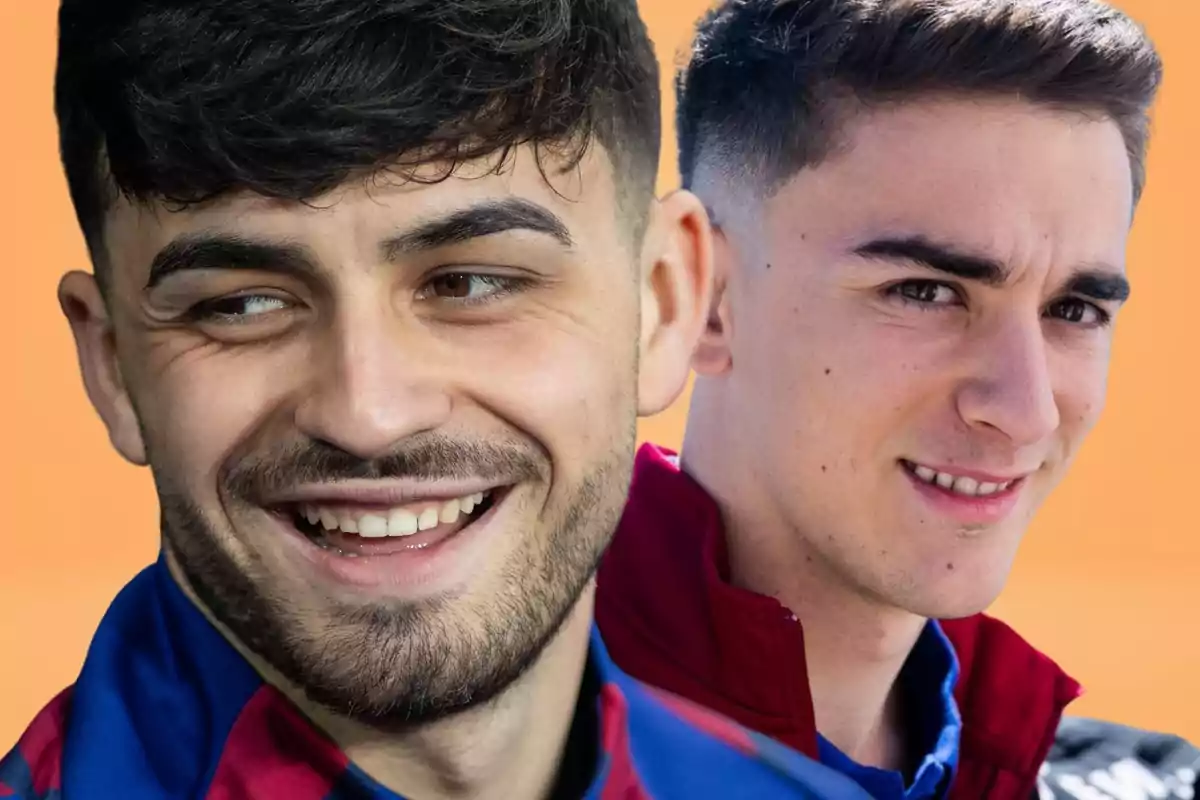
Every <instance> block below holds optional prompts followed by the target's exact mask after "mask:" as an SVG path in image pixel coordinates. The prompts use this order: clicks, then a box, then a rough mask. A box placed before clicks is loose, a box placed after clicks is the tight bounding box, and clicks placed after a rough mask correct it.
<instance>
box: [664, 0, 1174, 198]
mask: <svg viewBox="0 0 1200 800" xmlns="http://www.w3.org/2000/svg"><path fill="white" fill-rule="evenodd" d="M1161 80H1162V62H1161V60H1160V58H1159V56H1158V53H1157V52H1156V51H1155V48H1154V45H1153V44H1152V43H1151V42H1150V40H1149V39H1148V38H1147V37H1146V34H1145V33H1144V31H1143V30H1142V29H1141V28H1140V27H1139V26H1138V25H1137V24H1136V23H1135V22H1133V20H1131V19H1130V18H1129V17H1127V16H1126V15H1125V14H1123V13H1121V12H1120V11H1118V10H1116V9H1114V8H1112V7H1111V6H1109V5H1107V4H1105V3H1102V2H1099V1H1098V0H723V2H721V3H720V4H719V5H718V6H717V7H715V8H714V9H713V10H712V11H711V12H710V13H709V14H708V15H707V16H706V17H705V18H704V20H703V21H702V22H701V23H700V25H699V28H698V35H697V37H696V43H695V47H694V48H693V51H692V54H691V58H690V62H689V63H688V65H687V67H686V69H685V70H684V71H683V72H682V74H681V75H680V77H679V81H678V84H677V92H678V98H679V104H678V116H677V126H676V127H677V131H678V136H679V149H680V171H681V172H682V173H683V176H684V183H685V185H690V183H691V181H692V179H693V178H694V176H695V172H696V168H697V165H698V164H699V163H700V162H701V161H702V160H706V159H711V160H712V161H713V165H714V166H716V167H718V168H719V170H720V174H721V175H725V176H745V177H746V178H747V179H749V180H753V181H756V182H757V184H758V187H759V188H760V189H764V190H766V192H767V193H768V194H769V193H770V191H771V190H773V189H774V188H777V187H778V186H779V185H780V184H781V183H783V182H786V181H787V180H788V179H790V178H791V177H792V176H793V175H795V173H797V172H799V171H800V170H801V169H803V168H805V167H808V166H813V165H815V164H817V163H819V162H820V161H821V160H822V159H823V158H824V157H825V156H826V155H827V154H828V153H829V150H830V148H831V147H833V146H834V145H835V144H836V136H837V121H838V112H839V109H840V105H841V104H840V102H839V101H842V100H844V99H847V98H852V99H853V100H854V101H856V102H860V103H864V104H866V105H868V106H869V105H871V104H872V103H877V102H890V101H896V100H900V101H903V100H905V99H908V98H912V97H915V96H920V95H922V94H927V93H961V94H967V95H971V94H984V95H987V94H1000V95H1005V94H1007V95H1012V96H1016V97H1023V98H1025V99H1027V100H1029V101H1031V102H1034V103H1038V104H1042V105H1046V106H1049V107H1054V108H1062V109H1067V110H1072V111H1081V112H1084V113H1091V114H1099V115H1102V116H1105V117H1107V118H1109V119H1112V120H1113V121H1114V122H1116V123H1117V125H1118V126H1119V127H1120V128H1121V132H1122V134H1123V135H1124V137H1125V143H1126V147H1127V149H1128V151H1129V158H1130V163H1131V166H1132V169H1133V179H1134V187H1135V192H1136V193H1137V194H1138V195H1140V194H1141V190H1142V187H1143V185H1144V182H1145V156H1146V144H1147V138H1148V114H1149V110H1150V107H1151V105H1152V104H1153V102H1154V98H1155V95H1156V93H1157V91H1158V87H1159V84H1160V82H1161Z"/></svg>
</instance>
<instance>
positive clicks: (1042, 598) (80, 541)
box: [0, 0, 1200, 751]
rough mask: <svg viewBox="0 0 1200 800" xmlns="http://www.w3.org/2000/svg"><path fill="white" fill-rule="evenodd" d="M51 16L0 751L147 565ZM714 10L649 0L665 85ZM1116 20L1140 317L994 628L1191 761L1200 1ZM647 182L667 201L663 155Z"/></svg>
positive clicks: (13, 195)
mask: <svg viewBox="0 0 1200 800" xmlns="http://www.w3.org/2000/svg"><path fill="white" fill-rule="evenodd" d="M57 5H58V4H57V2H54V0H4V1H3V2H0V109H2V111H0V119H2V124H0V270H2V273H0V275H2V278H0V281H2V282H0V287H7V288H6V289H3V292H2V294H0V304H2V308H0V332H2V333H0V335H2V337H3V338H2V341H3V342H5V343H6V344H5V348H6V355H5V363H6V364H7V365H8V366H7V367H6V368H5V371H4V374H6V375H8V376H9V377H10V378H12V380H11V381H9V382H8V388H7V390H5V391H4V392H3V394H2V395H0V421H2V424H3V433H4V452H5V453H6V455H5V456H4V457H3V458H2V459H0V487H2V489H0V490H2V491H3V504H2V505H0V525H2V530H3V534H0V535H2V536H3V541H2V546H0V751H3V750H6V749H7V747H8V744H9V743H11V742H12V741H14V740H15V739H16V737H17V736H18V735H19V733H20V731H21V730H22V729H23V727H24V725H25V723H26V722H27V721H28V720H29V719H30V717H32V715H33V714H34V713H35V712H36V711H37V709H38V708H40V706H41V705H42V704H43V703H45V702H46V701H47V700H48V699H49V698H50V697H51V696H52V695H53V694H54V693H56V692H57V691H58V690H59V689H60V688H62V687H63V686H65V685H66V684H68V683H70V682H71V681H72V680H73V679H74V677H75V675H76V673H77V670H78V669H79V666H80V663H81V662H82V659H83V656H84V653H85V651H86V648H87V644H88V641H89V639H90V637H91V634H92V631H93V629H94V627H95V626H96V624H97V622H98V621H99V619H100V616H101V614H102V613H103V612H104V610H105V608H106V606H107V604H108V603H109V601H110V600H111V598H112V596H113V595H114V594H115V593H116V591H117V590H118V589H119V588H120V587H121V585H122V584H123V583H124V582H125V581H126V580H127V579H128V578H129V577H131V576H132V575H133V574H134V572H135V571H136V570H138V569H139V568H140V567H142V566H143V565H145V564H146V563H148V562H149V561H150V560H151V559H153V558H154V556H155V554H156V550H157V515H156V506H155V498H154V492H153V487H152V485H151V482H150V476H149V474H148V473H146V472H144V471H138V470H135V469H133V468H131V467H129V466H127V465H125V464H124V463H123V462H121V461H120V460H119V459H118V458H117V456H116V455H115V454H113V453H112V452H111V451H110V449H109V447H108V442H107V440H106V438H105V435H104V431H103V429H102V427H101V425H100V423H99V421H98V420H97V419H96V418H95V417H94V416H93V414H92V410H91V408H90V407H89V406H88V404H87V401H86V399H85V397H84V394H83V390H82V388H81V384H80V380H79V378H78V375H77V372H76V365H75V355H74V352H73V349H72V346H71V343H70V340H69V336H68V331H67V326H66V324H65V323H64V322H63V320H62V318H61V316H60V315H59V312H58V308H57V304H56V302H55V295H54V293H55V284H56V282H57V280H58V277H59V275H60V274H61V273H62V272H63V271H64V270H66V269H70V268H75V267H80V266H85V265H86V264H87V257H86V253H85V251H84V248H83V245H82V241H81V238H80V235H79V233H78V231H77V230H76V227H75V221H74V217H73V215H72V212H71V208H70V205H69V202H68V199H67V192H66V186H65V183H64V181H63V178H62V175H61V171H60V168H59V164H58V159H57V153H56V139H55V125H54V119H53V115H52V109H51V84H52V74H53V61H54V52H55V17H56V12H57ZM707 5H708V2H707V0H643V2H642V8H643V13H644V15H645V16H646V18H647V20H648V22H649V24H650V28H651V31H652V33H653V35H654V38H655V41H656V42H657V44H658V46H659V54H660V56H661V58H662V60H663V62H664V64H665V65H667V66H668V67H671V65H673V64H674V63H676V62H677V61H678V57H677V53H678V52H679V51H680V49H681V48H682V47H684V46H685V45H686V43H687V39H688V37H689V34H690V31H691V28H692V25H693V23H694V21H695V19H696V18H697V17H698V16H699V14H700V13H701V12H702V11H703V10H704V9H705V8H706V7H707ZM1120 5H1121V6H1122V7H1123V8H1125V9H1126V10H1128V11H1129V12H1131V13H1132V14H1134V15H1135V16H1136V17H1137V18H1139V19H1140V20H1142V21H1143V22H1145V23H1146V24H1147V25H1148V27H1149V29H1150V32H1151V34H1152V35H1153V36H1154V38H1155V39H1156V40H1157V41H1158V43H1159V45H1160V46H1161V48H1162V51H1163V53H1164V56H1165V59H1166V63H1167V82H1166V86H1165V89H1164V93H1163V98H1162V103H1161V104H1160V106H1159V110H1158V115H1157V124H1156V129H1157V132H1156V135H1155V140H1154V143H1153V148H1152V152H1151V158H1150V185H1149V191H1148V193H1147V195H1146V197H1145V200H1144V201H1143V206H1142V209H1141V212H1140V215H1139V218H1138V221H1137V227H1136V232H1135V236H1134V238H1133V244H1132V251H1131V260H1130V272H1131V275H1132V279H1133V282H1134V285H1135V292H1134V300H1133V303H1132V305H1131V306H1130V308H1129V309H1128V312H1127V314H1126V315H1125V316H1124V318H1123V320H1122V322H1121V325H1120V331H1119V335H1118V337H1117V338H1118V342H1119V344H1118V347H1117V350H1116V356H1115V363H1114V367H1113V375H1112V387H1111V392H1110V395H1109V405H1108V410H1107V412H1106V415H1105V417H1104V421H1103V422H1102V424H1101V425H1100V428H1099V429H1098V430H1097V432H1096V433H1095V434H1094V435H1093V438H1092V439H1091V441H1090V442H1089V444H1088V446H1087V447H1086V449H1085V451H1084V453H1083V455H1082V456H1081V458H1080V461H1079V463H1078V465H1077V466H1076V467H1075V470H1074V473H1073V474H1072V476H1071V478H1070V479H1069V480H1068V481H1067V483H1066V484H1065V485H1064V486H1063V487H1062V488H1061V489H1060V490H1059V492H1058V494H1057V495H1056V496H1055V498H1054V500H1053V502H1052V503H1051V504H1050V505H1049V507H1047V508H1046V509H1045V511H1044V512H1043V513H1042V514H1041V515H1040V517H1039V519H1038V521H1037V524H1036V525H1035V527H1034V529H1033V531H1032V532H1031V534H1030V537H1029V539H1028V541H1027V543H1026V544H1025V546H1024V549H1023V551H1022V553H1021V557H1020V559H1019V561H1018V565H1017V568H1016V571H1015V573H1014V575H1013V577H1012V580H1011V582H1010V584H1009V588H1008V589H1007V591H1006V592H1005V593H1004V596H1003V597H1002V598H1001V599H1000V601H999V602H998V603H997V604H996V606H995V608H994V609H993V611H994V612H995V613H996V614H998V615H999V616H1001V617H1003V618H1004V619H1006V620H1008V621H1009V622H1010V623H1011V624H1013V625H1015V626H1016V627H1017V628H1018V629H1019V630H1020V631H1022V632H1023V633H1024V634H1025V635H1026V636H1028V637H1029V638H1030V639H1032V640H1033V642H1034V643H1035V644H1037V645H1039V646H1040V647H1042V648H1044V649H1045V650H1047V651H1049V652H1050V653H1051V654H1052V655H1053V656H1054V657H1056V658H1057V659H1058V660H1059V661H1060V662H1061V663H1062V664H1063V665H1064V666H1066V667H1067V668H1068V669H1069V670H1071V671H1073V672H1074V673H1075V674H1076V675H1077V676H1078V677H1079V678H1080V679H1081V680H1082V681H1083V682H1084V684H1085V685H1086V686H1087V687H1088V690H1089V691H1088V694H1087V696H1086V697H1085V698H1084V699H1083V700H1081V701H1080V702H1079V704H1078V705H1077V706H1076V707H1075V710H1076V711H1077V712H1080V713H1087V714H1091V715H1098V716H1102V717H1106V718H1110V719H1115V720H1118V721H1122V722H1126V723H1129V724H1135V725H1141V726H1146V727H1152V728H1157V729H1166V730H1170V731H1174V732H1177V733H1180V734H1183V735H1185V736H1187V737H1189V738H1191V739H1193V740H1195V741H1198V742H1200V692H1198V691H1197V688H1196V685H1195V679H1196V675H1197V673H1198V671H1200V619H1198V617H1200V603H1198V602H1197V590H1196V588H1195V586H1194V582H1195V578H1196V577H1197V575H1198V574H1200V535H1198V533H1197V530H1196V526H1195V518H1196V508H1197V506H1196V502H1195V501H1196V500H1197V498H1198V497H1200V487H1197V486H1196V485H1195V484H1196V482H1197V476H1198V475H1200V470H1197V468H1196V456H1197V453H1196V451H1197V449H1200V385H1198V383H1197V379H1196V375H1195V373H1196V371H1197V369H1198V368H1200V355H1197V348H1198V346H1200V333H1198V331H1197V328H1196V327H1194V326H1195V325H1197V322H1198V321H1200V308H1198V307H1197V303H1198V302H1200V265H1197V263H1196V258H1195V255H1194V253H1195V238H1194V237H1195V235H1196V230H1195V225H1196V223H1195V222H1194V221H1193V220H1192V219H1190V217H1191V215H1192V214H1194V213H1195V211H1196V209H1197V206H1198V204H1197V202H1196V198H1195V194H1194V193H1195V190H1196V187H1197V184H1198V183H1200V162H1198V160H1197V156H1196V152H1195V150H1194V149H1193V147H1194V143H1196V142H1200V110H1198V108H1200V106H1198V105H1197V103H1196V101H1195V98H1196V97H1197V96H1200V40H1198V39H1197V38H1196V34H1195V33H1194V32H1195V31H1198V30H1200V4H1197V3H1195V2H1193V1H1192V0H1125V2H1121V3H1120ZM669 77H670V70H669V69H668V71H667V73H666V74H665V75H664V89H669V82H668V81H669ZM669 115H670V109H668V119H669ZM667 134H668V137H670V136H672V135H673V133H672V131H670V130H669V129H668V132H667ZM670 141H671V139H670V138H668V143H669V142H670ZM671 152H672V148H671V147H670V146H668V148H667V153H668V156H669V154H670V153H671ZM660 178H661V180H660V185H661V187H662V188H663V189H664V190H666V189H670V188H672V187H674V186H675V183H676V173H675V165H674V161H673V160H672V159H671V158H669V157H668V158H667V160H666V161H665V162H664V165H663V169H662V172H661V176H660ZM685 410H686V398H685V399H682V400H681V401H680V403H679V404H677V406H676V408H675V409H673V410H671V411H670V412H668V413H666V414H663V415H662V416H660V417H658V418H655V419H652V420H648V421H646V423H645V424H644V425H643V427H642V435H643V437H644V438H650V439H654V440H657V441H659V442H662V443H666V444H672V445H674V444H677V443H678V442H679V439H680V436H681V434H682V423H683V419H684V413H685Z"/></svg>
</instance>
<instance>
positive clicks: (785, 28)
mask: <svg viewBox="0 0 1200 800" xmlns="http://www.w3.org/2000/svg"><path fill="white" fill-rule="evenodd" d="M1160 77H1161V65H1160V60H1159V58H1158V56H1157V54H1156V53H1155V50H1154V48H1153V46H1152V45H1151V43H1150V42H1149V41H1148V40H1147V38H1146V37H1145V35H1144V34H1143V32H1142V30H1141V29H1140V28H1139V27H1138V26H1137V25H1136V24H1135V23H1134V22H1132V21H1131V20H1129V19H1128V18H1126V17H1125V16H1124V15H1122V14H1121V13H1120V12H1118V11H1116V10H1114V9H1112V8H1110V7H1108V6H1106V5H1103V4H1101V3H1098V2H1092V1H1091V0H986V2H981V1H980V0H726V2H723V3H721V4H719V5H718V6H717V8H715V9H714V10H713V11H712V12H711V13H710V14H709V15H708V16H707V17H706V18H705V19H704V20H703V22H702V23H701V25H700V28H699V33H698V37H697V41H696V45H695V50H694V52H693V55H692V57H691V60H690V63H689V64H688V65H687V67H686V68H685V71H684V73H683V74H682V76H681V78H680V82H679V105H678V131H679V144H680V163H681V171H682V174H683V178H684V182H685V186H687V187H688V188H690V189H691V190H693V191H694V192H696V193H697V194H698V195H699V197H700V198H701V200H702V201H703V202H704V203H705V204H706V206H707V207H708V208H709V210H710V213H711V215H712V217H713V221H714V225H715V226H716V235H715V243H714V249H715V254H716V256H715V270H714V272H715V274H716V276H717V293H716V296H715V299H714V303H713V305H712V308H711V313H710V315H709V320H708V325H707V330H706V333H705V335H704V337H703V339H702V343H701V345H700V347H699V349H698V351H697V354H696V356H695V361H694V364H695V368H696V371H697V373H698V377H697V381H696V384H695V390H694V396H693V400H692V406H691V411H690V416H689V420H688V426H687V431H686V436H685V440H684V445H683V448H682V453H681V460H677V459H676V458H675V457H674V455H673V454H671V453H668V452H665V451H663V450H661V449H658V448H655V447H652V446H648V447H647V448H645V449H644V450H643V451H642V452H641V453H640V455H639V459H638V463H637V465H636V467H635V473H634V483H633V489H632V494H631V499H630V504H629V506H628V508H627V511H626V514H625V517H624V519H623V521H622V524H621V526H620V528H619V529H618V533H617V535H616V538H615V540H614V544H613V547H612V549H611V550H610V551H609V554H608V556H607V557H606V559H605V562H604V564H603V566H602V568H601V571H600V576H599V595H598V610H597V619H598V621H599V624H600V627H601V630H602V631H603V633H604V635H605V638H606V641H607V642H608V643H609V646H610V648H611V652H612V654H613V657H614V658H615V660H616V661H617V663H619V664H621V665H622V666H623V667H624V668H625V669H626V670H628V671H630V672H631V673H632V674H633V675H635V676H637V677H639V678H641V679H642V680H645V681H647V682H649V683H652V684H655V685H658V686H661V687H663V688H666V689H668V690H670V691H673V692H676V693H679V694H682V695H684V696H686V697H689V698H690V699H693V700H696V701H698V702H701V703H703V704H705V705H708V706H709V707H711V708H714V709H716V710H718V711H720V712H722V713H724V714H727V715H729V716H731V717H733V718H734V719H736V720H738V721H739V722H741V723H742V724H743V725H746V726H747V727H750V728H752V729H754V730H757V731H759V732H761V733H764V734H767V735H769V736H772V737H774V738H776V739H777V740H779V741H781V742H783V743H785V744H787V745H790V746H792V747H794V748H797V749H799V750H801V751H804V752H806V753H808V754H809V755H812V756H813V757H817V758H820V759H821V760H822V761H823V762H825V763H826V764H828V765H831V766H834V767H836V768H837V769H839V770H841V771H843V772H844V773H846V774H848V775H850V776H853V777H854V778H855V779H856V780H857V781H858V782H859V783H860V784H861V785H862V786H864V787H865V788H867V789H868V790H869V791H870V793H871V794H872V796H874V797H877V798H883V799H884V800H891V799H892V798H895V799H897V800H899V799H900V798H904V799H905V800H923V799H924V798H942V797H946V796H948V795H949V796H951V797H955V798H961V799H962V800H981V799H982V798H990V799H991V800H1009V799H1010V798H1011V799H1013V800H1018V799H1019V800H1027V798H1029V797H1030V796H1031V795H1032V794H1033V793H1034V791H1035V786H1036V783H1037V779H1038V773H1039V770H1040V768H1041V766H1042V764H1043V762H1044V761H1045V759H1046V757H1047V753H1048V751H1049V748H1050V746H1051V743H1052V742H1053V740H1054V736H1055V730H1056V727H1057V725H1058V723H1059V719H1060V715H1061V713H1062V710H1063V708H1064V706H1065V705H1066V704H1067V703H1068V702H1069V701H1070V700H1072V699H1073V698H1074V697H1075V696H1076V695H1077V694H1078V692H1079V687H1078V685H1077V684H1076V682H1075V681H1074V680H1072V679H1071V678H1070V677H1068V676H1067V675H1066V674H1064V673H1063V672H1062V671H1060V670H1059V668H1058V667H1057V666H1055V664H1054V663H1053V662H1052V661H1050V659H1048V658H1047V657H1045V656H1044V655H1042V654H1040V653H1038V652H1037V651H1036V650H1034V649H1033V648H1032V647H1030V646H1029V645H1028V644H1026V643H1025V642H1023V641H1022V640H1021V639H1020V638H1018V636H1017V635H1016V634H1015V633H1013V632H1012V631H1011V630H1010V629H1008V628H1007V627H1005V626H1004V625H1003V624H1001V623H999V622H997V621H995V620H992V619H988V618H986V617H984V616H981V615H979V612H980V611H981V610H982V609H983V608H985V607H986V606H988V605H989V604H990V603H991V602H992V601H993V599H994V598H995V597H996V595H997V594H998V593H999V591H1000V589H1001V586H1002V585H1003V583H1004V580H1005V577H1006V575H1007V574H1008V571H1009V567H1010V565H1011V563H1012V560H1013V557H1014V555H1015V552H1016V549H1017V545H1018V544H1019V542H1020V540H1021V537H1022V536H1023V534H1024V533H1025V530H1026V528H1027V526H1028V524H1029V521H1030V518H1031V516H1032V514H1033V513H1034V511H1035V510H1036V509H1037V507H1038V506H1039V505H1040V504H1041V502H1042V501H1043V500H1044V498H1045V497H1046V495H1047V494H1048V493H1049V492H1050V490H1051V489H1052V488H1053V487H1054V485H1055V484H1056V483H1057V482H1058V481H1059V479H1060V478H1061V477H1062V475H1063V473H1064V472H1065V470H1066V469H1067V467H1068V466H1069V464H1070V463H1071V460H1072V458H1073V457H1074V455H1075V453H1076V452H1077V450H1078V448H1079V445H1080V444H1081V443H1082V441H1083V439H1084V437H1085V435H1086V434H1087V432H1088V431H1089V430H1090V429H1091V427H1092V425H1093V423H1094V422H1095V421H1096V418H1097V416H1098V415H1099V413H1100V409H1101V406H1102V405H1103V403H1104V391H1105V382H1106V379H1107V375H1108V365H1109V352H1110V347H1111V342H1112V335H1113V320H1114V319H1115V317H1116V316H1117V313H1118V311H1119V309H1120V307H1121V304H1122V302H1123V301H1124V300H1125V299H1126V296H1127V295H1128V293H1129V284H1128V280H1127V278H1126V275H1125V269H1124V262H1125V246H1126V238H1127V234H1128V232H1129V228H1130V222H1131V219H1132V217H1133V212H1134V207H1135V205H1136V203H1137V200H1138V197H1139V195H1140V194H1141V192H1142V187H1143V183H1144V159H1145V150H1146V140H1147V127H1148V122H1147V115H1148V112H1149V109H1150V107H1151V104H1152V101H1153V99H1154V97H1155V93H1156V90H1157V87H1158V85H1159V82H1160ZM951 619H953V620H956V621H953V622H949V621H947V622H945V623H942V624H939V623H938V622H936V620H951ZM1073 752H1076V751H1073ZM1180 763H1182V762H1180ZM1046 783H1047V785H1055V784H1054V776H1053V775H1051V776H1048V777H1047V780H1046ZM1081 796H1082V795H1081ZM1096 796H1100V795H1096ZM1163 796H1164V797H1165V796H1166V795H1163Z"/></svg>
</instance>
